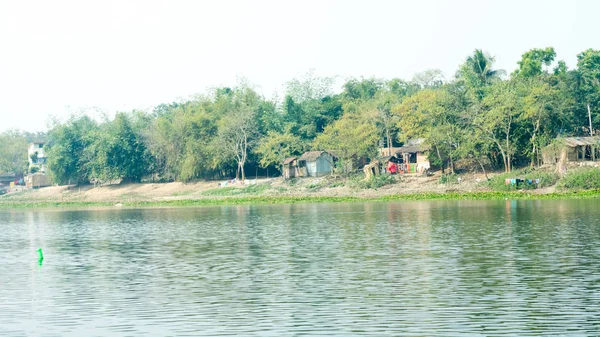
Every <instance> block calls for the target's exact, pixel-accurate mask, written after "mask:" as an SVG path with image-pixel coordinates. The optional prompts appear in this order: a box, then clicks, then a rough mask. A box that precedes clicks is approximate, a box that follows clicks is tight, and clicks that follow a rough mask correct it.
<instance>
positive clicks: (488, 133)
mask: <svg viewBox="0 0 600 337" xmlns="http://www.w3.org/2000/svg"><path fill="white" fill-rule="evenodd" d="M519 101H520V99H519V97H518V94H517V90H516V88H515V86H514V84H513V83H511V82H509V81H506V82H498V83H495V84H494V85H492V86H491V87H490V91H489V94H488V95H487V96H486V97H485V98H484V100H483V106H484V108H483V111H482V112H481V113H479V114H478V116H477V117H476V119H475V121H474V123H475V125H476V126H477V127H478V128H479V129H480V130H481V131H482V135H483V136H484V137H486V138H488V139H489V140H490V141H492V142H493V143H494V144H495V145H496V146H497V148H498V150H499V151H500V153H501V154H502V160H503V163H504V170H505V171H506V172H510V171H511V167H512V155H513V154H514V152H515V147H514V146H513V143H514V139H513V131H514V128H513V127H514V123H515V121H516V120H517V118H518V116H519V112H520V107H519Z"/></svg>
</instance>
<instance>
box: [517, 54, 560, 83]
mask: <svg viewBox="0 0 600 337" xmlns="http://www.w3.org/2000/svg"><path fill="white" fill-rule="evenodd" d="M555 57H556V52H555V51H554V48H552V47H548V48H545V49H539V48H534V49H531V50H529V51H528V52H526V53H525V54H523V56H522V57H521V61H519V62H518V64H519V68H518V69H517V70H515V73H514V75H516V76H519V77H524V78H527V77H535V76H539V75H541V74H542V73H543V69H542V65H544V66H546V73H548V69H549V67H550V64H552V61H554V58H555Z"/></svg>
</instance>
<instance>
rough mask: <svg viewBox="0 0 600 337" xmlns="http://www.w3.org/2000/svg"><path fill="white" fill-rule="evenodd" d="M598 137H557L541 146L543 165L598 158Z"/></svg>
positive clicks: (599, 140)
mask: <svg viewBox="0 0 600 337" xmlns="http://www.w3.org/2000/svg"><path fill="white" fill-rule="evenodd" d="M599 150H600V137H565V138H558V139H556V140H555V141H554V142H553V143H552V144H550V145H548V146H546V147H544V148H542V160H543V162H544V164H545V165H555V164H557V163H558V162H560V161H561V158H562V160H564V162H565V164H566V163H567V162H586V161H596V160H597V159H600V151H599Z"/></svg>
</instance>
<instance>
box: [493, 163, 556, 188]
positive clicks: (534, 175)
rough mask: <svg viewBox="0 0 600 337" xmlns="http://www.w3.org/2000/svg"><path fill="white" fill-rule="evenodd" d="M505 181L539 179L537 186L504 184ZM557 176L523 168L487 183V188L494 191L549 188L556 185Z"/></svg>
mask: <svg viewBox="0 0 600 337" xmlns="http://www.w3.org/2000/svg"><path fill="white" fill-rule="evenodd" d="M506 179H524V180H528V179H530V180H536V179H539V184H527V183H524V182H522V183H520V184H518V186H517V185H513V184H508V185H507V184H506ZM558 179H559V176H558V174H556V173H551V172H546V171H543V170H539V169H535V168H530V167H528V168H524V169H519V170H514V171H512V172H507V173H502V174H499V175H497V176H495V177H493V178H491V179H490V180H489V181H488V186H489V187H490V188H491V189H492V190H494V191H514V190H529V189H535V188H540V187H549V186H553V185H554V184H556V182H557V181H558Z"/></svg>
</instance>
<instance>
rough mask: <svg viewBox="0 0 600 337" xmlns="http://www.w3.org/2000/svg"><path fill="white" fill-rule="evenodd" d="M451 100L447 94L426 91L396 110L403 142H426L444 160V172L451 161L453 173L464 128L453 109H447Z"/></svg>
mask: <svg viewBox="0 0 600 337" xmlns="http://www.w3.org/2000/svg"><path fill="white" fill-rule="evenodd" d="M448 100H449V96H448V93H447V92H446V91H444V90H433V89H426V90H422V91H419V92H418V93H417V94H415V95H413V96H411V97H409V98H407V99H406V100H404V101H403V102H402V103H401V104H400V105H397V106H395V107H394V109H393V112H394V113H395V114H397V115H398V116H399V122H398V127H399V128H400V139H401V140H403V141H408V140H411V139H416V138H423V139H425V142H426V143H428V144H430V145H431V146H432V148H433V149H434V151H435V153H436V155H437V156H438V158H439V159H440V160H441V161H442V172H444V166H443V162H444V161H445V160H448V166H449V167H450V170H451V171H452V172H453V171H454V158H453V156H454V152H455V150H456V149H457V147H458V144H459V143H460V140H459V138H460V132H459V131H460V125H459V124H458V121H457V118H456V116H455V115H454V114H453V110H451V109H448V108H447V107H446V106H445V105H446V104H447V101H448Z"/></svg>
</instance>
